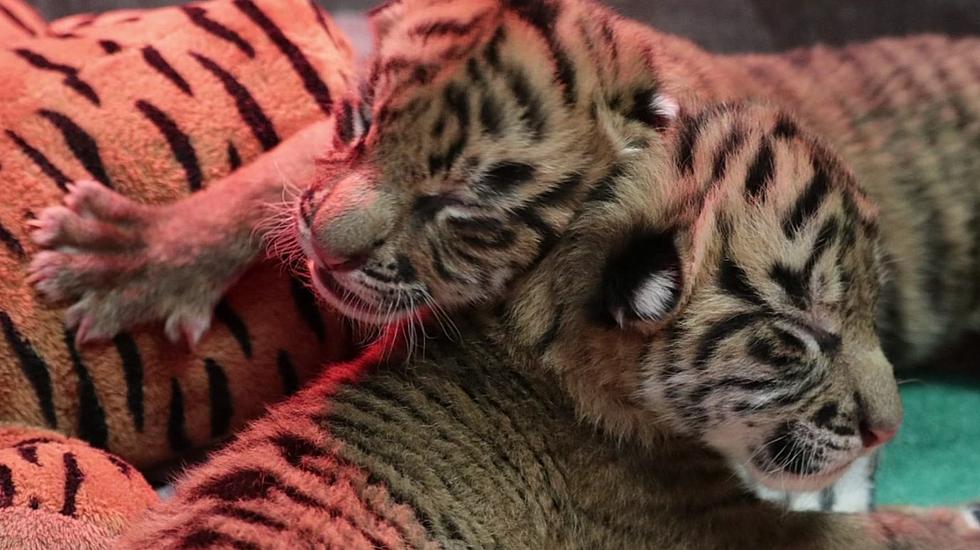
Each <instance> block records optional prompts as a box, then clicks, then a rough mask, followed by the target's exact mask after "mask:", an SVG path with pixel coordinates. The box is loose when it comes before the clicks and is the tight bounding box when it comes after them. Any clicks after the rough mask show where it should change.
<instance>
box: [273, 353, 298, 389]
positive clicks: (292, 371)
mask: <svg viewBox="0 0 980 550" xmlns="http://www.w3.org/2000/svg"><path fill="white" fill-rule="evenodd" d="M276 367H277V368H278V369H279V379H280V380H282V393H283V394H284V395H292V394H294V393H296V390H298V389H299V376H298V375H297V374H296V367H295V366H293V361H292V360H291V359H290V358H289V352H287V351H286V350H284V349H281V350H279V354H278V355H276Z"/></svg>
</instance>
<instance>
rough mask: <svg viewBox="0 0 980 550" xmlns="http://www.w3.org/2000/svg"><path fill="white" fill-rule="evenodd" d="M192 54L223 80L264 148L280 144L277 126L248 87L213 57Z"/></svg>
mask: <svg viewBox="0 0 980 550" xmlns="http://www.w3.org/2000/svg"><path fill="white" fill-rule="evenodd" d="M190 55H191V57H193V58H194V59H196V60H197V62H198V63H200V64H201V66H202V67H204V69H205V70H207V71H208V72H209V73H211V74H213V75H214V76H215V77H217V78H218V80H219V81H221V84H222V86H224V88H225V91H226V92H228V95H230V96H231V97H232V99H234V100H235V108H236V109H237V110H238V114H239V115H240V116H241V117H242V120H243V121H244V122H245V124H246V125H247V126H248V128H249V130H251V131H252V135H254V136H255V139H257V140H258V141H259V143H261V144H262V149H264V150H266V151H268V150H270V149H272V148H273V147H275V146H276V145H279V134H278V133H277V132H276V128H275V126H274V125H273V124H272V121H271V120H270V119H269V117H268V115H266V114H265V111H264V110H262V106H261V105H259V102H258V101H256V99H255V97H254V96H253V95H252V93H251V92H249V91H248V88H246V87H245V86H244V85H243V84H242V83H241V82H239V81H238V80H237V79H236V78H235V76H234V75H232V74H231V73H230V72H228V71H227V70H225V69H224V68H223V67H221V66H220V65H218V64H217V63H216V62H215V61H213V60H212V59H209V58H208V57H206V56H204V55H201V54H199V53H194V52H191V54H190Z"/></svg>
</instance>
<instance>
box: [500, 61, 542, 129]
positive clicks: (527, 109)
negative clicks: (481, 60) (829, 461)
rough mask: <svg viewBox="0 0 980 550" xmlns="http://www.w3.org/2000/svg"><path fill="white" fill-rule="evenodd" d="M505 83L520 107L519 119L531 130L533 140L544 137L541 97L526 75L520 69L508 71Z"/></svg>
mask: <svg viewBox="0 0 980 550" xmlns="http://www.w3.org/2000/svg"><path fill="white" fill-rule="evenodd" d="M507 84H508V85H509V86H510V91H511V94H513V96H514V100H515V101H516V102H517V106H518V107H520V109H521V120H522V121H524V124H525V126H526V127H527V129H528V130H529V131H530V132H531V134H532V137H533V138H534V139H535V140H539V139H541V138H542V137H544V128H545V125H546V124H547V121H546V120H545V118H544V109H543V107H542V104H541V98H539V97H538V95H537V93H536V92H535V91H534V87H533V86H531V83H530V82H529V81H528V79H527V76H526V75H525V74H524V73H523V72H522V71H521V70H520V69H516V68H515V69H511V70H510V71H508V75H507Z"/></svg>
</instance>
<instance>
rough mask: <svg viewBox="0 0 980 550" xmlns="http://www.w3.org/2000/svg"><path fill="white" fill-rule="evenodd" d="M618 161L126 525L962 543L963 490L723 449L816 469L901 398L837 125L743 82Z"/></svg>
mask: <svg viewBox="0 0 980 550" xmlns="http://www.w3.org/2000/svg"><path fill="white" fill-rule="evenodd" d="M733 136H734V137H733ZM733 144H734V145H733ZM760 154H762V155H763V156H764V157H769V158H770V160H771V166H769V167H766V168H765V169H764V170H761V171H760V170H759V169H758V162H757V160H758V158H759V156H760ZM664 159H667V160H668V162H664ZM632 161H633V162H632V163H631V164H630V166H629V167H628V168H626V169H624V170H623V172H622V173H620V174H618V175H617V176H616V177H614V178H611V179H610V180H609V182H608V183H609V185H608V188H607V189H606V192H605V193H604V194H603V195H602V196H601V197H596V198H595V200H593V201H590V202H589V203H587V204H586V205H585V206H584V207H583V208H582V210H581V211H580V213H579V215H578V216H577V217H576V219H575V220H574V221H573V222H572V223H571V224H570V226H569V228H568V230H567V231H566V232H565V234H564V235H563V236H562V237H560V238H559V239H558V242H557V243H556V244H555V246H554V247H553V249H552V251H551V253H549V254H548V255H547V256H546V257H545V258H543V259H542V260H541V261H540V262H539V263H538V264H537V265H536V266H535V267H534V268H533V269H531V270H530V272H529V273H528V275H527V276H526V277H524V278H521V279H520V280H518V281H516V283H515V285H514V287H513V291H512V292H511V293H510V294H509V295H508V297H507V298H505V299H504V301H503V303H502V304H501V306H500V307H499V308H484V309H481V310H480V311H478V312H475V313H474V314H473V315H472V316H471V317H470V318H469V319H467V320H461V322H460V330H461V334H460V335H459V338H458V339H453V338H450V337H445V338H435V339H433V340H431V341H429V342H428V343H427V353H426V355H425V357H419V356H415V357H413V358H410V359H409V360H408V361H407V363H406V364H404V365H402V366H397V365H391V364H387V365H383V358H384V357H386V356H387V355H388V352H389V351H390V349H385V348H384V346H386V345H393V342H390V341H388V342H381V343H380V345H379V346H378V347H376V348H374V349H373V350H372V351H371V352H370V353H368V354H367V355H366V356H365V357H364V358H363V359H362V360H361V361H360V362H358V363H354V364H349V365H339V366H334V367H328V368H327V369H326V371H325V373H324V375H323V376H322V377H321V378H320V379H319V380H318V381H316V382H315V383H314V384H313V386H312V387H311V388H309V389H308V390H307V391H304V392H302V393H301V394H299V395H297V396H296V397H295V398H293V399H292V400H291V401H289V402H286V403H284V404H282V405H281V406H279V407H277V408H276V409H274V410H273V411H272V412H271V414H270V415H269V416H268V417H267V418H265V419H262V420H260V421H259V422H257V423H256V424H254V425H253V426H252V427H251V428H250V429H249V430H247V431H245V432H244V433H242V434H241V435H240V436H239V438H238V440H237V441H236V442H234V443H233V444H232V445H230V446H229V447H228V448H227V449H226V450H224V451H222V452H219V453H217V454H216V456H215V457H214V458H213V459H212V461H211V463H209V464H207V465H205V466H203V467H201V468H199V469H198V470H196V471H191V472H189V473H188V475H187V476H186V477H185V479H184V480H183V481H182V482H181V483H180V484H179V485H178V487H177V494H178V497H177V500H176V501H174V502H171V503H168V504H167V505H166V506H164V507H162V508H160V509H159V510H157V511H156V512H154V513H153V514H151V515H150V516H148V518H147V520H146V521H145V522H143V523H142V524H140V525H138V526H137V527H136V528H135V529H134V530H133V531H132V532H131V533H130V534H129V535H128V536H127V538H126V539H125V542H124V543H123V544H122V545H121V547H122V548H143V547H145V546H146V545H147V544H151V543H153V544H163V545H165V546H168V547H173V548H191V547H195V548H196V547H200V546H201V545H202V541H208V542H210V543H211V544H213V545H222V546H230V547H239V548H252V547H255V548H280V547H281V548H290V547H332V546H338V547H344V548H365V549H366V548H406V547H408V548H430V547H431V548H440V547H443V548H457V547H458V548H489V547H500V548H656V549H685V550H686V549H696V548H732V549H742V548H786V549H789V548H793V549H814V550H816V549H823V550H826V549H841V550H843V549H856V548H860V549H882V550H884V549H890V548H899V547H901V548H908V549H922V550H925V549H935V548H949V549H956V550H959V549H963V550H966V549H968V548H976V547H977V545H978V544H980V529H978V528H977V526H976V523H975V520H973V516H972V515H971V513H970V511H969V510H963V511H959V512H958V511H955V510H932V511H924V510H923V511H911V510H909V511H904V512H901V511H880V512H874V513H870V514H831V513H819V512H816V513H813V512H799V511H793V512H789V511H785V510H782V511H781V510H779V509H777V508H776V507H773V506H772V505H771V504H769V503H766V502H763V501H760V500H757V499H755V498H754V497H753V496H752V494H751V492H750V490H749V489H748V488H746V487H745V486H743V485H742V484H741V483H739V482H738V480H737V478H736V475H735V474H734V470H735V469H742V470H743V471H744V472H745V473H746V474H747V475H748V476H749V477H750V478H751V479H754V480H757V481H759V482H762V483H763V484H765V485H768V486H771V487H774V488H779V489H783V488H794V489H816V488H820V487H822V486H825V485H826V484H828V483H830V482H832V481H833V480H834V479H836V478H838V477H839V476H840V475H841V474H842V472H843V471H845V469H846V468H847V467H848V466H849V465H851V464H852V463H853V462H854V461H855V460H857V459H859V458H861V457H864V456H867V455H868V454H869V453H871V452H873V451H874V450H875V449H877V448H878V447H879V446H880V445H881V444H883V443H885V442H886V441H887V440H888V439H889V438H890V437H891V436H892V435H893V434H894V432H895V430H896V428H897V427H898V424H899V422H900V420H901V415H902V410H901V404H900V402H899V398H898V392H897V388H896V384H895V380H894V378H893V376H892V369H891V364H890V363H889V362H888V360H887V359H886V358H885V356H884V354H883V352H882V350H881V346H880V343H879V339H878V336H877V334H876V331H875V310H876V307H875V306H876V304H877V301H878V299H879V293H880V290H881V285H882V280H883V277H884V272H885V267H886V266H885V265H884V263H883V261H882V260H883V257H884V254H885V250H884V248H883V243H884V242H885V240H884V239H883V238H882V235H881V233H882V232H885V231H887V229H888V228H886V227H881V226H879V219H881V217H882V216H883V213H879V212H878V211H877V208H876V207H875V205H874V201H873V200H872V199H871V198H870V197H869V196H868V195H866V194H865V192H864V191H862V189H861V188H859V187H858V185H857V183H856V181H855V178H854V176H853V174H852V173H851V172H850V170H849V169H848V168H846V167H845V165H844V164H843V163H842V162H841V161H840V159H839V158H838V156H837V155H836V154H835V153H834V152H833V151H832V149H831V148H830V147H828V146H827V145H826V144H825V143H824V141H823V140H821V139H819V138H817V137H815V136H814V135H813V134H812V133H811V132H809V131H808V130H806V129H805V128H804V127H803V126H802V125H801V124H800V123H799V122H797V121H796V119H795V118H794V117H792V116H790V115H788V114H786V113H785V112H784V111H781V110H780V109H778V108H774V107H772V106H769V105H765V104H757V103H739V104H733V105H719V106H715V107H710V108H707V109H706V110H705V111H703V112H701V113H697V114H691V115H683V116H681V117H680V119H679V120H678V121H677V123H676V125H674V126H672V127H671V128H670V129H668V130H667V142H666V144H660V145H652V146H649V147H643V148H638V149H637V150H635V151H633V152H632ZM760 176H764V177H760ZM818 191H819V193H818ZM394 344H397V341H395V342H394ZM382 367H383V368H382ZM583 417H584V418H585V419H587V420H588V421H590V422H591V423H594V424H596V425H598V426H599V427H601V428H602V429H601V430H594V429H592V426H588V425H587V424H586V423H582V422H581V421H580V420H581V419H582V418H583ZM282 518H290V521H282Z"/></svg>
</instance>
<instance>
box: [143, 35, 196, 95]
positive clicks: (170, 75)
mask: <svg viewBox="0 0 980 550" xmlns="http://www.w3.org/2000/svg"><path fill="white" fill-rule="evenodd" d="M142 52H143V59H144V60H145V61H146V63H147V64H148V65H149V66H150V67H152V68H153V70H155V71H156V72H158V73H160V74H161V75H163V76H164V78H166V79H167V80H169V81H170V82H172V83H173V85H174V86H177V89H179V90H180V91H182V92H184V94H186V95H189V96H191V97H194V90H193V89H191V85H190V83H189V82H187V80H186V79H185V78H184V77H183V76H182V75H181V74H180V73H179V72H177V69H175V68H174V67H173V65H171V64H170V63H168V62H167V60H166V59H164V57H163V54H162V53H160V50H157V49H156V48H154V47H153V46H144V47H143V49H142Z"/></svg>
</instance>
